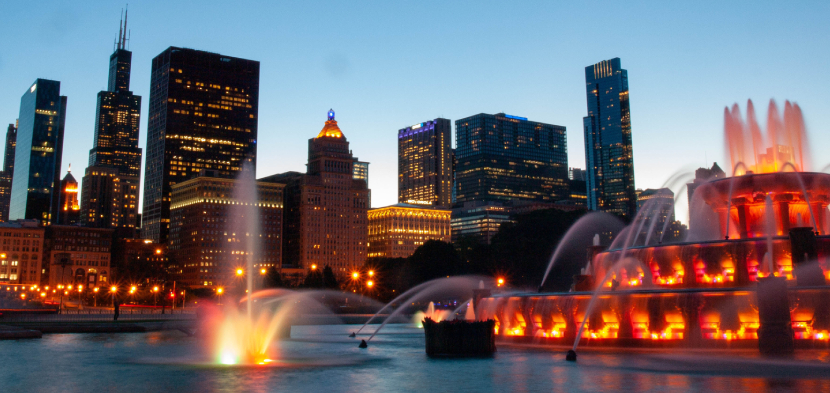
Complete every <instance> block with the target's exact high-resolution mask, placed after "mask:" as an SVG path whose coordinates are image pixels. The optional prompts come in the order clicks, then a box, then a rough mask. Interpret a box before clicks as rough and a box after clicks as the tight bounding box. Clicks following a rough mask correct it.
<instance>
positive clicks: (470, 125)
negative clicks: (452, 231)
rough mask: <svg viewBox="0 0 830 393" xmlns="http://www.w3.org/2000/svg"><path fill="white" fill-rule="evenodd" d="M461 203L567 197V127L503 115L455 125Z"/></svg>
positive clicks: (473, 118) (457, 183)
mask: <svg viewBox="0 0 830 393" xmlns="http://www.w3.org/2000/svg"><path fill="white" fill-rule="evenodd" d="M455 141H456V151H455V153H456V157H457V167H456V172H455V176H456V187H457V190H456V202H457V203H459V204H460V203H464V202H471V201H510V200H513V199H524V200H537V201H558V200H563V199H567V198H568V148H567V141H566V131H565V127H562V126H557V125H552V124H545V123H539V122H534V121H529V120H527V119H526V118H523V117H518V116H511V115H506V114H504V113H498V114H495V115H489V114H484V113H481V114H478V115H475V116H470V117H467V118H464V119H460V120H456V122H455Z"/></svg>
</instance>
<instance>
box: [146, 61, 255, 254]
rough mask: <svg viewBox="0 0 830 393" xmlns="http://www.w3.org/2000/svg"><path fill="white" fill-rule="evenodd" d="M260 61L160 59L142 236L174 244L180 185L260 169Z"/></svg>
mask: <svg viewBox="0 0 830 393" xmlns="http://www.w3.org/2000/svg"><path fill="white" fill-rule="evenodd" d="M258 107H259V62H258V61H253V60H245V59H240V58H235V57H230V56H223V55H220V54H216V53H210V52H203V51H198V50H193V49H184V48H176V47H170V48H167V50H165V51H164V52H162V53H161V54H160V55H158V56H156V57H155V58H154V59H153V65H152V75H151V85H150V115H149V120H148V126H147V160H146V166H145V180H144V207H143V211H142V224H141V230H142V237H144V238H147V239H152V240H154V241H156V242H161V243H164V242H166V241H167V233H168V229H169V224H170V198H171V196H170V193H171V192H172V187H173V185H175V184H177V183H181V182H184V181H187V180H189V179H192V178H194V177H196V176H197V175H198V174H199V172H200V171H201V170H212V171H216V172H217V173H218V174H219V176H220V177H227V178H233V177H236V175H237V174H238V173H239V172H240V171H241V170H242V166H243V163H247V164H248V165H250V166H251V168H252V170H254V171H255V170H256V141H257V119H258Z"/></svg>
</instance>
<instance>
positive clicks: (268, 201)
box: [167, 171, 284, 288]
mask: <svg viewBox="0 0 830 393" xmlns="http://www.w3.org/2000/svg"><path fill="white" fill-rule="evenodd" d="M210 172H213V171H210ZM203 173H205V174H206V175H208V174H209V175H212V174H213V173H208V171H205V172H203ZM246 185H247V184H246V183H245V182H243V181H240V180H236V179H223V178H216V177H208V176H200V177H197V178H194V179H190V180H188V181H185V182H182V183H178V184H176V185H174V186H173V193H172V201H171V205H170V206H171V207H170V212H171V224H170V236H169V241H168V243H167V244H168V248H169V250H170V255H171V258H170V264H169V269H168V270H169V271H170V273H171V274H172V275H173V277H175V278H174V279H175V280H177V281H178V282H179V283H181V284H182V285H185V286H189V287H191V288H193V287H197V286H198V287H210V288H215V287H220V286H229V285H232V284H233V283H234V282H241V280H239V277H237V276H236V271H237V269H243V274H247V273H246V272H245V270H244V269H246V266H247V261H246V256H247V255H248V252H249V250H250V248H249V242H255V246H257V248H258V249H259V252H258V253H256V254H255V259H254V261H253V266H254V268H255V272H250V273H251V274H256V275H257V276H259V274H260V270H261V269H269V268H271V267H276V268H278V269H279V268H281V265H282V255H281V251H282V213H283V187H284V185H283V184H279V183H267V182H256V185H255V187H256V202H255V203H254V204H253V205H248V204H247V203H249V202H245V201H244V200H240V199H239V198H238V195H239V193H240V191H241V190H240V187H245V186H246ZM251 187H254V186H251ZM246 214H250V215H253V217H246ZM257 232H259V233H257Z"/></svg>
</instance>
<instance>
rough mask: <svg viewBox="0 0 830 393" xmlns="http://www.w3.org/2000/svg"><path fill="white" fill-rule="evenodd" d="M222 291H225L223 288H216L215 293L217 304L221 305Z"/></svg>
mask: <svg viewBox="0 0 830 393" xmlns="http://www.w3.org/2000/svg"><path fill="white" fill-rule="evenodd" d="M222 292H225V290H224V289H223V288H221V287H220V288H216V295H217V296H218V297H219V305H220V306H221V305H222Z"/></svg>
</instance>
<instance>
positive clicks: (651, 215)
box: [635, 188, 674, 244]
mask: <svg viewBox="0 0 830 393" xmlns="http://www.w3.org/2000/svg"><path fill="white" fill-rule="evenodd" d="M637 210H638V211H639V212H640V214H639V217H640V219H641V220H642V222H641V223H638V225H639V227H640V234H639V236H640V238H639V239H637V241H638V242H639V243H637V242H635V244H650V243H653V242H652V240H655V241H657V240H660V239H662V238H663V228H666V229H667V230H668V225H669V224H671V223H672V222H674V192H673V191H672V190H671V189H669V188H657V189H654V188H648V189H645V190H638V193H637ZM649 230H651V234H649ZM646 241H648V242H647V243H646Z"/></svg>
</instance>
